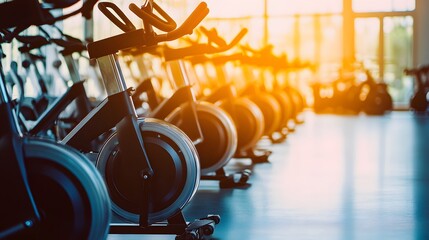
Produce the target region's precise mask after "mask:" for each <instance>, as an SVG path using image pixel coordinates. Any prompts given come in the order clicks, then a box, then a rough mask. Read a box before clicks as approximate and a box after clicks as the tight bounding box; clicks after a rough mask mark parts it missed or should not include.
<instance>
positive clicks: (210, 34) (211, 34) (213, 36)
mask: <svg viewBox="0 0 429 240" xmlns="http://www.w3.org/2000/svg"><path fill="white" fill-rule="evenodd" d="M199 29H200V31H201V32H202V33H203V34H204V35H206V37H207V38H208V39H209V41H212V42H214V43H215V44H216V45H218V46H219V47H225V46H226V45H227V43H226V41H225V40H224V39H223V38H221V37H219V35H218V33H217V31H216V29H215V28H212V29H210V30H208V29H207V28H205V27H203V26H201V27H200V28H199Z"/></svg>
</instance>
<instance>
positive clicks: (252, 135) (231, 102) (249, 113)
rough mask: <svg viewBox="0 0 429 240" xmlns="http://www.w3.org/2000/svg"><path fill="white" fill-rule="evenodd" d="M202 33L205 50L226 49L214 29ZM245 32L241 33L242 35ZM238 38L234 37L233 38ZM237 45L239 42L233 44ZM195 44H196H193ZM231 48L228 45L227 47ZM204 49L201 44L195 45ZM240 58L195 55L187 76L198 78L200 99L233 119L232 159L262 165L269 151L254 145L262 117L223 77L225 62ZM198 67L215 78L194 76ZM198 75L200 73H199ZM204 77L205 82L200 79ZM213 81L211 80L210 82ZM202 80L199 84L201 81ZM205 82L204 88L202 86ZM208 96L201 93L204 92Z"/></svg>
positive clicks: (223, 41)
mask: <svg viewBox="0 0 429 240" xmlns="http://www.w3.org/2000/svg"><path fill="white" fill-rule="evenodd" d="M200 29H201V32H202V33H204V34H205V35H206V36H207V40H208V45H207V46H206V49H212V48H214V47H212V46H210V45H213V43H214V44H216V45H218V47H219V46H220V47H224V46H226V41H225V40H224V39H222V38H221V37H220V36H218V34H217V31H216V30H215V29H212V30H207V29H205V28H203V27H201V28H200ZM245 33H246V31H242V32H240V35H244V34H245ZM236 39H237V38H236ZM232 42H233V43H235V44H237V43H238V41H234V40H233V41H232ZM194 44H195V43H194ZM230 45H231V44H230ZM198 47H199V48H200V50H201V49H204V48H203V47H202V46H201V44H199V45H198ZM240 58H241V54H232V55H219V54H217V55H215V56H210V57H209V56H207V55H206V56H201V55H200V56H195V57H193V58H191V59H189V61H190V62H191V63H192V65H193V67H191V68H190V69H189V73H192V75H193V76H194V77H193V79H199V81H198V82H197V83H196V84H197V85H199V88H200V92H201V93H200V95H201V97H200V98H201V99H203V100H205V101H209V102H212V103H215V104H217V105H219V106H220V107H222V108H223V109H225V110H226V111H227V112H228V113H229V114H230V115H231V117H232V118H233V120H234V122H235V125H236V127H237V133H238V146H237V151H236V153H235V155H234V157H235V158H250V159H251V160H252V162H253V163H262V162H267V161H268V156H269V155H270V153H271V152H270V151H267V150H256V149H255V147H256V144H257V142H258V141H259V140H260V138H261V137H262V134H263V127H264V122H263V121H264V120H263V117H264V116H263V114H262V112H261V110H260V109H259V108H258V106H257V105H256V104H255V103H253V102H252V101H251V100H250V99H248V98H246V97H239V96H238V95H237V90H236V88H235V86H234V84H233V83H232V82H231V81H230V80H229V79H228V77H227V76H226V74H225V72H224V71H225V69H224V65H225V64H226V63H228V62H234V61H237V60H239V59H240ZM196 67H200V69H201V67H202V68H203V69H204V68H205V67H214V69H215V73H216V74H215V76H211V77H209V76H208V75H207V74H206V76H201V74H200V75H198V74H197V73H196V70H195V68H196ZM200 72H201V71H200ZM203 78H204V79H203ZM211 78H212V79H213V80H210V79H211ZM201 80H202V81H201ZM202 82H205V83H206V85H208V87H207V86H204V84H203V83H202ZM206 90H209V93H206V94H204V92H207V91H206Z"/></svg>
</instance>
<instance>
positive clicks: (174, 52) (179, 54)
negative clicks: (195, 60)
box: [163, 28, 247, 61]
mask: <svg viewBox="0 0 429 240" xmlns="http://www.w3.org/2000/svg"><path fill="white" fill-rule="evenodd" d="M246 33H247V29H246V28H243V29H241V31H240V32H239V33H238V34H237V35H236V36H235V37H234V39H233V40H232V41H231V42H230V43H229V44H226V43H225V45H224V44H217V45H218V47H214V46H212V45H211V44H210V41H209V43H206V44H194V45H191V46H189V47H184V48H179V49H172V48H168V47H167V48H165V50H164V51H163V53H164V58H165V60H166V61H171V60H176V59H181V58H185V57H190V56H195V55H202V54H213V53H220V52H225V51H228V50H230V49H231V48H232V47H234V46H235V45H237V44H238V42H239V41H240V40H241V39H242V38H243V37H244V36H245V35H246ZM217 39H222V38H220V37H217ZM222 40H223V39H222ZM217 41H219V40H217ZM219 42H220V41H219ZM220 45H222V46H220Z"/></svg>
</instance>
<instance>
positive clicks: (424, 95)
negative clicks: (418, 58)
mask: <svg viewBox="0 0 429 240" xmlns="http://www.w3.org/2000/svg"><path fill="white" fill-rule="evenodd" d="M428 69H429V67H428V66H422V67H420V68H415V69H405V70H404V73H405V74H406V75H410V76H414V79H415V82H416V84H415V90H414V94H413V96H412V97H411V99H410V107H411V109H413V110H414V111H415V112H417V113H424V112H426V111H427V108H428V106H429V99H428V93H429V87H428V86H427V85H428V82H429V81H428V75H427V73H428ZM425 75H426V84H425V82H424V79H423V78H424V76H425Z"/></svg>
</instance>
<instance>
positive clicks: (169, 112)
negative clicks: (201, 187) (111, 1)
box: [127, 27, 250, 188]
mask: <svg viewBox="0 0 429 240" xmlns="http://www.w3.org/2000/svg"><path fill="white" fill-rule="evenodd" d="M145 29H149V27H146V28H145ZM185 50H186V51H185ZM211 50H213V49H211ZM141 51H144V49H140V50H135V51H134V54H135V55H137V56H138V57H134V58H132V61H127V62H128V65H131V64H132V63H137V65H138V69H139V71H140V73H139V74H133V75H134V79H137V82H140V84H139V85H138V86H137V88H136V92H135V93H134V94H133V99H134V102H135V103H139V105H141V104H142V101H141V99H140V96H141V94H142V93H145V94H146V96H147V101H146V102H147V103H148V105H149V106H150V109H151V112H150V113H149V114H148V116H150V117H155V118H162V119H165V120H167V121H169V122H171V123H173V124H175V125H176V126H178V127H179V128H181V129H182V130H184V131H185V133H187V134H188V135H189V134H192V132H190V131H189V130H187V129H189V124H191V123H190V122H189V121H186V118H187V117H189V115H190V114H194V115H195V116H196V118H197V119H196V120H197V122H196V123H193V124H194V125H195V124H197V125H199V127H200V130H201V136H202V139H201V141H199V142H196V148H197V151H198V154H199V156H200V163H201V171H202V174H203V176H202V179H203V180H204V179H209V180H218V181H219V184H220V187H222V188H229V187H236V186H243V185H245V184H246V183H247V180H248V178H249V173H250V172H249V171H245V172H240V173H238V174H234V175H237V177H238V178H237V177H234V175H227V174H226V173H225V171H224V170H223V167H224V166H225V165H226V164H227V163H228V162H229V161H230V159H231V157H232V156H233V154H234V153H235V151H236V147H237V133H236V129H235V125H234V124H233V120H232V119H231V117H230V116H229V115H228V114H227V113H226V112H225V111H224V110H222V109H221V108H219V107H217V106H215V105H213V104H211V103H208V102H204V101H195V96H194V93H193V91H192V90H191V84H190V81H192V79H190V78H191V76H188V73H189V72H188V71H187V69H185V62H183V60H182V59H183V58H185V57H187V56H191V55H194V54H201V53H204V49H203V48H202V45H200V46H199V48H198V49H197V52H195V49H193V48H192V47H185V48H176V49H173V48H169V47H167V46H158V47H157V49H156V50H155V52H152V54H156V55H160V56H162V57H163V58H164V59H165V60H166V62H165V63H164V65H165V69H166V72H168V74H167V75H169V79H170V80H171V81H170V82H171V83H172V84H171V85H174V86H175V88H177V87H180V88H178V89H177V90H176V91H175V92H174V93H173V95H172V96H171V97H169V98H167V99H164V100H162V101H161V100H160V99H161V97H160V96H158V95H157V93H156V90H155V89H154V87H153V84H152V83H153V81H154V80H153V79H151V78H150V77H149V76H148V75H147V74H146V73H148V72H151V71H152V69H151V64H150V63H148V62H150V61H144V59H143V58H142V57H141V56H139V55H140V53H139V52H141ZM129 68H130V70H131V72H133V71H132V67H131V66H130V67H129ZM141 77H143V79H144V80H139V78H141ZM187 96H188V97H187ZM184 100H186V101H184ZM184 104H187V105H184ZM189 105H193V106H195V110H193V111H192V112H189V111H188V112H184V111H185V110H186V109H187V108H188V107H189ZM214 172H216V176H206V175H208V174H210V173H214ZM238 175H239V176H238Z"/></svg>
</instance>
